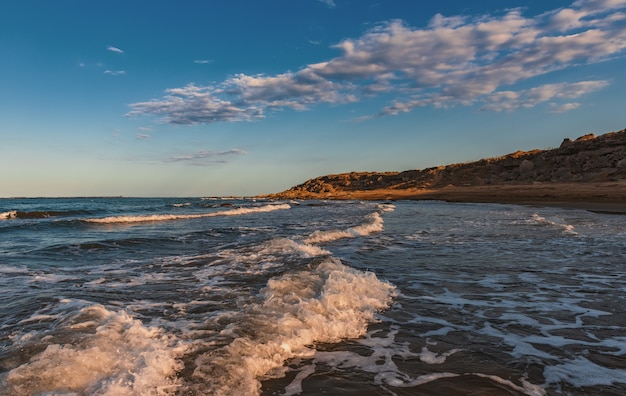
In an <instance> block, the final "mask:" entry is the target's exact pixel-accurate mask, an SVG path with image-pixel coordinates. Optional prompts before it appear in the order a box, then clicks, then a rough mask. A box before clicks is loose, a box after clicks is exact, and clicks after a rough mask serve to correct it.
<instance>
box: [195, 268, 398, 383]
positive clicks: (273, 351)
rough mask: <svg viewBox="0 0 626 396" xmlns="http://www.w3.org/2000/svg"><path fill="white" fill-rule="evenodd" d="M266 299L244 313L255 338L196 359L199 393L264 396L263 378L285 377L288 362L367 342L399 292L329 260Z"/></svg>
mask: <svg viewBox="0 0 626 396" xmlns="http://www.w3.org/2000/svg"><path fill="white" fill-rule="evenodd" d="M261 293H262V297H263V301H262V302H260V303H258V304H255V305H252V306H250V307H249V308H248V310H247V312H246V313H245V315H246V322H247V323H250V324H252V325H253V326H254V332H253V334H252V335H246V336H241V337H237V338H235V339H234V340H233V341H232V342H231V343H230V344H228V345H227V346H225V347H223V348H221V349H219V350H215V351H211V352H208V353H206V354H204V355H200V356H199V357H198V358H197V359H196V365H197V366H196V369H195V371H194V377H196V379H197V380H198V383H197V384H195V385H194V386H195V387H196V388H197V389H194V390H195V391H197V392H198V393H203V394H214V395H235V394H236V395H258V394H260V390H261V383H260V382H259V378H264V379H267V378H277V377H282V376H283V374H284V371H281V370H280V368H281V367H283V365H284V363H285V361H286V360H287V359H291V358H294V357H304V356H312V355H313V354H314V352H315V351H314V349H312V347H311V346H312V345H314V344H315V343H336V342H339V341H341V340H343V339H348V338H357V337H360V336H363V335H364V334H365V333H366V330H367V325H368V324H369V323H371V322H372V321H374V319H375V313H376V312H377V311H379V310H383V309H386V308H388V307H389V305H390V304H391V301H392V299H393V297H394V296H395V294H396V289H395V287H394V286H393V285H391V284H390V283H387V282H384V281H381V280H379V279H378V278H377V277H376V275H374V274H373V273H366V272H361V271H358V270H355V269H352V268H349V267H347V266H345V265H343V264H342V263H341V262H340V261H339V260H338V259H333V258H328V259H326V260H324V261H323V262H321V263H320V264H319V265H318V266H317V267H316V268H311V269H310V270H307V271H300V272H295V273H290V274H285V275H283V276H280V277H277V278H273V279H270V280H269V281H268V283H267V287H266V288H265V289H264V290H262V292H261Z"/></svg>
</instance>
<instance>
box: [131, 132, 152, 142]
mask: <svg viewBox="0 0 626 396" xmlns="http://www.w3.org/2000/svg"><path fill="white" fill-rule="evenodd" d="M135 137H136V138H137V139H139V140H147V139H150V138H151V137H152V136H150V135H148V134H145V133H138V134H136V135H135Z"/></svg>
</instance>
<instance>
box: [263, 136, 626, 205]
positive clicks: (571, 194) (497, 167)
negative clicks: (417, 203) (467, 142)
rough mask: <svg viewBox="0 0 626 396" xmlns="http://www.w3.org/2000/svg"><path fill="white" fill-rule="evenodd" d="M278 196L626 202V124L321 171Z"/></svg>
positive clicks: (276, 195)
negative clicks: (512, 148) (443, 159)
mask: <svg viewBox="0 0 626 396" xmlns="http://www.w3.org/2000/svg"><path fill="white" fill-rule="evenodd" d="M267 197H270V198H275V199H443V200H449V201H473V202H518V201H520V202H521V201H524V199H526V201H528V202H535V201H542V202H543V201H559V200H561V201H581V200H587V201H589V202H612V203H625V204H626V129H624V130H622V131H619V132H611V133H606V134H603V135H600V136H595V135H594V134H588V135H585V136H581V137H579V138H578V139H576V140H570V139H569V138H567V139H564V140H563V142H562V143H561V145H560V146H559V147H558V148H554V149H546V150H539V149H537V150H532V151H517V152H515V153H511V154H507V155H503V156H501V157H497V158H487V159H482V160H479V161H475V162H468V163H459V164H451V165H447V166H438V167H433V168H427V169H421V170H420V169H418V170H407V171H403V172H350V173H342V174H334V175H326V176H321V177H317V178H314V179H311V180H307V181H306V182H304V183H302V184H300V185H297V186H295V187H292V188H290V189H289V190H287V191H284V192H281V193H278V194H271V195H269V196H267Z"/></svg>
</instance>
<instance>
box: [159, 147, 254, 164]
mask: <svg viewBox="0 0 626 396" xmlns="http://www.w3.org/2000/svg"><path fill="white" fill-rule="evenodd" d="M245 154H247V152H246V151H244V150H241V149H230V150H226V151H213V150H203V151H196V152H194V153H190V154H183V155H177V156H172V157H168V158H166V159H165V160H164V162H184V163H189V164H191V165H209V164H215V163H227V162H229V160H228V157H232V156H239V155H245Z"/></svg>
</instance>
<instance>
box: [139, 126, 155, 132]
mask: <svg viewBox="0 0 626 396" xmlns="http://www.w3.org/2000/svg"><path fill="white" fill-rule="evenodd" d="M137 129H139V130H140V131H142V132H150V131H151V130H152V127H139V128H137Z"/></svg>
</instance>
